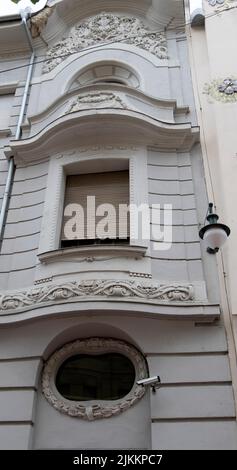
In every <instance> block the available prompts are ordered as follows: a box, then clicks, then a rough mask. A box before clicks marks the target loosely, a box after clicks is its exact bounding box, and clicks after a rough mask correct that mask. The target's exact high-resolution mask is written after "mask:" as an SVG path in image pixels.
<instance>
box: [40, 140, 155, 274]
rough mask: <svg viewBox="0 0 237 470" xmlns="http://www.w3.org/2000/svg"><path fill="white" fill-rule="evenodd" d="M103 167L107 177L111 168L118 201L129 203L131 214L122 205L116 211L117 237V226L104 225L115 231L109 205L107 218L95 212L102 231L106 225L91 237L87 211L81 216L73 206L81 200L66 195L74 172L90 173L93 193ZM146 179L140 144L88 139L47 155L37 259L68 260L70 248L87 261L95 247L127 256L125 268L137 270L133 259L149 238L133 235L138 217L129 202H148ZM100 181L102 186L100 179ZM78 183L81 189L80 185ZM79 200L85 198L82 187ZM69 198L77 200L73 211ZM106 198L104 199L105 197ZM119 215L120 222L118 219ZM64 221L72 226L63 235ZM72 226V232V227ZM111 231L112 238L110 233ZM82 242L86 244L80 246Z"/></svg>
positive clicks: (139, 256) (81, 175) (95, 253)
mask: <svg viewBox="0 0 237 470" xmlns="http://www.w3.org/2000/svg"><path fill="white" fill-rule="evenodd" d="M102 173H106V175H107V176H105V177H104V178H105V179H107V180H108V178H109V176H108V175H109V173H110V174H111V178H112V174H114V181H113V185H112V186H111V187H110V188H112V189H113V190H114V192H113V193H114V194H115V189H116V188H117V189H116V191H117V194H118V198H119V201H120V204H122V206H124V205H126V204H127V203H128V204H129V206H131V211H130V214H129V213H128V210H126V211H125V210H124V212H123V210H121V214H119V215H121V217H119V220H120V224H119V228H120V233H119V234H118V235H119V240H116V237H117V233H116V232H115V235H114V233H112V234H111V233H110V235H109V234H108V229H110V230H111V231H112V232H113V231H114V230H112V229H111V227H112V222H111V220H112V221H113V220H114V219H115V218H114V215H113V214H112V212H113V211H111V210H110V214H112V215H111V217H110V223H109V225H108V224H106V219H107V221H108V219H109V216H110V214H106V213H105V214H104V213H103V214H102V216H101V215H98V213H97V217H96V227H97V229H98V222H101V223H100V225H99V228H100V229H101V232H103V231H104V232H106V231H107V233H100V235H101V236H100V238H98V237H96V233H93V234H90V237H88V234H87V230H86V228H87V226H86V224H87V220H86V219H87V213H85V214H84V218H83V217H80V218H79V215H80V211H78V209H79V208H78V206H81V205H82V201H79V199H78V201H76V202H75V201H72V199H70V193H71V194H72V188H73V186H72V187H71V183H72V182H73V184H74V183H75V179H76V178H78V177H79V178H80V179H81V181H82V180H84V184H85V181H86V175H88V176H87V178H88V181H89V179H91V183H92V186H93V192H92V193H91V194H92V195H95V186H96V185H97V186H98V181H99V178H102ZM99 175H101V176H99ZM119 175H121V177H122V175H124V176H123V180H124V183H123V185H122V182H121V181H120V184H117V185H116V182H115V177H116V178H119ZM73 177H74V178H73ZM101 181H102V180H101ZM111 181H112V180H111ZM147 182H148V177H147V153H146V152H144V149H143V148H141V149H140V148H135V147H134V146H132V145H131V146H129V145H125V146H123V145H116V146H113V145H98V146H95V145H92V146H90V147H79V148H78V149H77V150H75V151H68V152H64V153H63V155H62V154H59V155H58V154H56V155H54V156H52V157H51V159H50V163H49V176H48V184H47V189H46V195H45V208H47V209H45V211H44V213H43V219H42V229H41V233H40V243H39V254H38V258H39V260H40V261H41V262H42V264H46V263H47V264H48V263H53V262H54V261H56V260H57V259H58V257H59V256H60V259H61V260H62V259H64V260H65V261H66V260H70V262H71V260H73V259H75V253H76V254H77V256H78V257H81V259H85V261H81V262H82V263H84V262H85V263H87V262H88V261H87V258H88V259H89V258H91V257H97V256H100V255H99V253H102V252H103V253H105V252H106V253H113V256H115V252H116V256H119V254H120V255H121V256H126V257H129V259H130V262H129V269H131V270H134V271H136V269H137V266H136V264H137V263H136V259H142V258H144V254H145V252H146V250H147V247H148V246H149V240H144V237H142V234H141V233H140V232H139V233H138V236H136V227H137V220H136V219H137V217H136V213H135V211H133V210H132V208H133V206H135V207H140V206H141V205H142V204H145V205H147V204H148V184H147ZM92 186H91V187H92ZM102 187H105V185H104V182H103V184H102ZM125 187H126V191H127V192H126V197H122V188H125ZM77 188H78V184H74V189H73V191H74V193H75V192H76V191H77ZM80 188H81V191H82V186H81V185H80ZM107 189H108V186H107ZM113 193H112V194H110V196H109V203H111V201H112V197H113ZM89 195H90V194H89ZM84 201H86V198H85V192H84ZM102 202H104V201H102ZM73 203H74V204H76V205H77V206H76V211H75V210H74V211H73V210H72V209H73V207H72V206H71V207H68V206H70V205H72V204H73ZM106 203H108V198H107V199H106ZM115 206H116V204H115ZM66 207H68V209H67V211H68V212H67V211H66V213H65V209H66ZM102 209H103V208H102ZM110 209H111V208H110ZM120 209H121V208H120ZM100 210H101V208H100V209H99V210H98V212H99V213H100ZM66 214H67V215H66ZM123 215H124V221H125V223H124V226H123V224H122V223H121V219H122V220H123ZM83 221H84V227H83ZM78 222H80V223H78ZM66 223H67V224H68V227H67V228H69V232H71V233H67V236H65V234H64V231H65V224H66ZM116 223H117V214H116ZM140 225H141V224H140ZM114 226H116V227H117V224H114ZM92 227H93V225H92ZM123 227H124V229H123ZM84 228H85V230H84ZM76 231H77V233H75V232H76ZM78 231H79V236H78ZM80 231H81V232H80ZM92 235H93V236H92ZM102 235H104V237H102ZM112 235H113V237H114V236H115V238H112ZM93 240H94V241H93ZM83 243H84V245H86V246H83ZM65 248H68V249H65ZM52 267H53V264H52ZM102 268H103V270H104V269H105V263H104V264H103V266H102V265H101V269H102ZM63 269H64V270H65V265H63ZM70 269H71V268H70Z"/></svg>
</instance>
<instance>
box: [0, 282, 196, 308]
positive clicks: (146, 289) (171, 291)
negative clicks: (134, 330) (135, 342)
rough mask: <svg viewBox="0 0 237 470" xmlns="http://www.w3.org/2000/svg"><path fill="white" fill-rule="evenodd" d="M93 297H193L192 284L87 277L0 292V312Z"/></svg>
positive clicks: (183, 298) (164, 299)
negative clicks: (91, 278) (85, 278)
mask: <svg viewBox="0 0 237 470" xmlns="http://www.w3.org/2000/svg"><path fill="white" fill-rule="evenodd" d="M93 297H96V298H97V299H98V298H99V297H101V298H102V299H103V300H104V299H106V298H107V299H109V298H111V297H113V298H119V299H121V298H122V299H127V300H129V299H131V300H132V299H146V300H147V301H149V300H150V301H151V300H153V301H156V300H157V301H166V302H167V301H168V302H177V301H178V302H180V301H181V302H184V301H190V300H194V289H193V286H192V285H179V284H160V285H154V284H146V283H144V284H142V283H136V282H135V281H131V280H126V281H117V280H98V281H97V280H88V281H81V282H68V283H65V284H59V285H55V284H51V285H48V286H42V287H34V288H31V289H29V290H27V291H17V292H12V293H9V294H3V295H0V312H1V311H2V312H3V311H6V310H16V309H22V308H26V307H33V306H37V305H41V304H44V303H51V304H55V303H57V302H58V301H60V302H62V301H67V300H71V299H75V300H84V299H86V300H90V298H91V299H93Z"/></svg>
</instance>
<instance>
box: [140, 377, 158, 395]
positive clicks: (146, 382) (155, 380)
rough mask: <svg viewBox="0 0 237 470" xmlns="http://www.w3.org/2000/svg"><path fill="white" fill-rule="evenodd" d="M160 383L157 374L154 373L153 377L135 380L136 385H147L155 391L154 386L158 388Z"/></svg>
mask: <svg viewBox="0 0 237 470" xmlns="http://www.w3.org/2000/svg"><path fill="white" fill-rule="evenodd" d="M160 383H161V380H160V377H159V375H155V376H154V377H147V378H145V379H141V380H138V381H137V385H142V386H143V387H146V386H149V385H150V387H151V388H152V391H153V392H155V391H156V388H159V386H160Z"/></svg>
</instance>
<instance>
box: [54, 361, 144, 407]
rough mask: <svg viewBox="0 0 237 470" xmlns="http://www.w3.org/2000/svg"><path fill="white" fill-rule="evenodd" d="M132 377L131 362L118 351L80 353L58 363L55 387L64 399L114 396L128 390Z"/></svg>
mask: <svg viewBox="0 0 237 470" xmlns="http://www.w3.org/2000/svg"><path fill="white" fill-rule="evenodd" d="M134 379H135V369H134V366H133V364H132V362H131V361H130V360H129V359H128V358H127V357H126V356H123V355H122V354H116V353H108V354H101V355H96V356H93V355H89V354H81V355H77V356H73V357H70V358H69V359H67V361H65V362H64V363H63V364H62V365H61V367H60V368H59V371H58V373H57V377H56V387H57V389H58V391H59V393H61V395H62V396H63V397H65V398H67V399H68V400H74V401H75V400H76V401H78V400H80V401H85V400H97V399H101V400H118V399H120V398H122V397H124V396H125V395H127V393H129V392H130V390H131V389H132V387H133V384H134Z"/></svg>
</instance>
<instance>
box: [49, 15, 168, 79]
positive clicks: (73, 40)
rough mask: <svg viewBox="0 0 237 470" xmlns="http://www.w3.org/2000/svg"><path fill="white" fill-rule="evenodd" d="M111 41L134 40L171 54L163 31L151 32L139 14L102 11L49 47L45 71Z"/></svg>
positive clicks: (159, 53)
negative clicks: (73, 56)
mask: <svg viewBox="0 0 237 470" xmlns="http://www.w3.org/2000/svg"><path fill="white" fill-rule="evenodd" d="M111 41H112V42H125V43H127V44H133V45H135V46H137V47H139V48H141V49H144V50H146V51H148V52H151V53H152V54H154V55H155V56H157V57H159V58H160V59H167V58H168V56H167V43H166V38H165V35H164V33H160V32H159V33H157V32H154V33H152V32H150V31H149V29H148V27H147V26H145V25H144V24H143V23H142V21H141V20H139V19H138V18H131V17H127V16H118V15H114V14H112V13H101V14H99V15H96V16H93V17H91V18H89V19H88V20H87V21H84V22H83V23H80V24H78V25H77V26H74V27H73V28H71V30H70V32H69V35H68V36H67V37H65V38H63V39H62V40H61V41H59V42H58V43H57V44H55V45H54V46H53V47H51V48H50V49H49V50H48V52H47V55H46V63H45V65H44V67H43V73H47V72H50V71H51V70H53V69H54V68H55V67H56V66H57V65H59V64H60V63H61V62H62V61H63V60H65V59H66V58H67V57H68V56H69V55H70V54H72V53H76V52H79V51H80V50H81V49H84V48H87V47H91V46H96V45H98V46H99V45H102V44H106V43H108V42H111Z"/></svg>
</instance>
